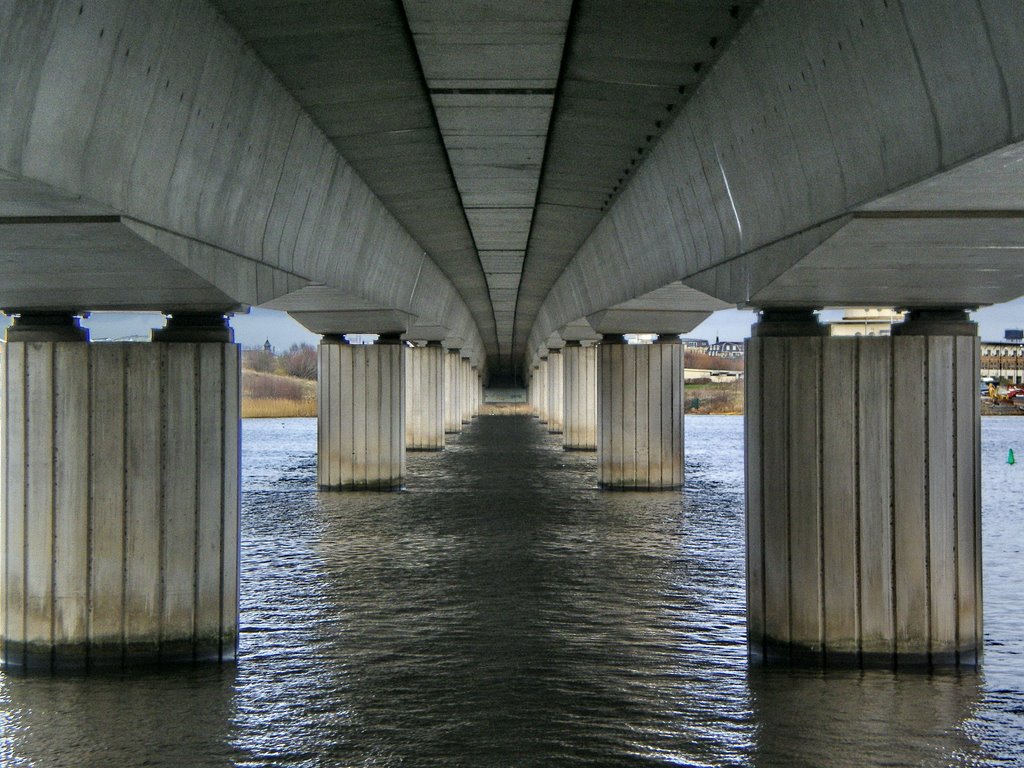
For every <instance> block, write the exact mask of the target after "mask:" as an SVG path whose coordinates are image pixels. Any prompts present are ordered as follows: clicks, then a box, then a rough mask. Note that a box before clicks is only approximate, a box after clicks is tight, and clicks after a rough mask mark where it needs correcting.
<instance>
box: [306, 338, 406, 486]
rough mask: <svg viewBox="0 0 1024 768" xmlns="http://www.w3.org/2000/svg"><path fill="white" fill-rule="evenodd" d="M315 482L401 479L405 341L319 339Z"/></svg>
mask: <svg viewBox="0 0 1024 768" xmlns="http://www.w3.org/2000/svg"><path fill="white" fill-rule="evenodd" d="M317 386H318V392H319V400H318V404H317V411H318V416H319V418H318V421H317V426H318V438H317V440H318V442H317V448H318V450H317V481H318V483H319V484H320V487H321V488H323V489H325V490H374V491H390V490H398V489H400V488H401V487H402V482H403V480H404V478H405V345H403V344H402V343H401V342H400V341H399V340H398V336H397V335H395V336H386V335H382V336H381V337H380V340H379V341H378V342H377V343H375V344H348V343H346V342H345V341H344V339H343V338H342V337H341V336H330V337H324V339H323V341H321V343H320V348H319V355H318V366H317Z"/></svg>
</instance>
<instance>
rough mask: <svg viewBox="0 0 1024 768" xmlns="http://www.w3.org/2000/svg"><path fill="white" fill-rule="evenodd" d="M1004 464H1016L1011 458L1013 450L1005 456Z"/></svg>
mask: <svg viewBox="0 0 1024 768" xmlns="http://www.w3.org/2000/svg"><path fill="white" fill-rule="evenodd" d="M1006 463H1007V464H1016V463H1017V462H1016V461H1015V460H1014V458H1013V448H1011V449H1010V452H1009V453H1008V454H1006Z"/></svg>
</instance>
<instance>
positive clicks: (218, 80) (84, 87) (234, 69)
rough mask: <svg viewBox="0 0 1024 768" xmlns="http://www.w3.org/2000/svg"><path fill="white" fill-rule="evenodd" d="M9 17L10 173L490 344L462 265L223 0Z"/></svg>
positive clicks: (5, 82) (2, 118)
mask: <svg viewBox="0 0 1024 768" xmlns="http://www.w3.org/2000/svg"><path fill="white" fill-rule="evenodd" d="M0 21H2V23H0V51H2V54H0V68H2V70H3V72H4V78H3V79H2V82H0V170H2V171H3V172H4V173H5V174H6V175H7V176H14V177H18V178H22V179H27V180H30V181H33V182H39V183H43V184H47V185H49V186H51V187H53V188H54V189H56V190H58V191H59V192H60V193H62V194H63V195H65V196H67V197H70V198H78V197H83V198H88V199H91V200H94V201H96V202H97V203H98V204H100V205H102V206H105V207H107V208H110V209H112V210H113V211H115V212H116V213H118V214H120V215H122V216H125V217H127V218H131V219H133V220H135V221H137V222H139V223H140V225H141V226H145V227H152V228H154V229H156V230H161V231H163V232H166V233H170V234H172V235H176V236H178V237H181V238H185V239H187V240H188V241H193V242H198V243H202V244H203V245H205V246H210V247H212V248H216V249H219V250H221V251H223V252H225V253H228V254H232V255H235V256H239V257H242V258H245V259H250V260H252V261H254V262H257V263H259V264H264V265H266V266H269V267H272V268H276V269H278V270H281V271H282V272H284V273H287V274H291V275H293V276H295V277H296V278H298V279H301V280H308V281H313V282H323V283H328V284H333V285H345V286H351V287H352V290H353V291H354V292H357V293H359V294H360V295H361V296H365V297H367V298H369V299H371V300H373V301H375V302H377V303H378V304H380V305H382V306H389V307H395V308H397V309H400V310H402V311H406V312H408V313H410V314H413V315H421V314H430V315H433V316H443V317H445V319H446V320H449V321H450V322H451V323H452V326H453V328H455V329H457V330H458V332H459V333H461V334H462V335H463V336H465V337H467V338H470V339H472V340H473V342H474V343H476V344H482V341H481V337H480V333H479V331H478V328H477V324H476V321H475V320H474V317H473V316H472V315H471V314H470V311H469V309H468V308H467V304H466V302H465V301H464V300H463V299H462V298H461V297H460V296H459V294H458V291H457V290H456V289H455V287H454V286H453V284H452V283H451V281H450V280H449V279H448V277H446V276H445V274H444V273H443V272H442V271H441V270H440V269H439V268H438V267H437V265H436V264H435V263H434V262H433V261H431V259H430V258H429V257H428V256H427V255H426V254H425V253H424V252H423V249H422V247H420V245H419V244H418V243H417V242H416V241H415V240H414V239H413V238H412V237H411V236H410V235H409V234H408V232H406V231H405V229H404V228H403V227H402V226H401V225H400V224H399V222H398V221H396V220H395V219H394V218H393V216H392V215H391V214H390V213H388V211H387V210H385V208H384V206H383V205H382V204H381V202H380V200H379V199H378V198H377V197H376V196H375V195H374V194H373V193H372V192H371V191H370V190H369V189H368V188H367V187H366V185H365V184H364V183H363V182H362V180H361V179H360V178H359V177H358V175H357V174H356V173H355V172H354V171H353V169H352V167H351V166H350V165H349V164H348V163H347V162H346V161H345V160H344V159H343V158H342V157H341V156H340V155H339V154H338V152H337V150H336V149H335V148H334V147H333V146H332V145H331V143H330V142H329V140H328V139H327V138H326V137H325V136H324V134H323V133H322V132H321V130H320V129H319V128H317V127H316V126H315V125H314V124H313V122H312V120H311V119H310V118H309V116H308V115H306V114H305V113H304V112H303V111H302V110H301V108H300V107H299V105H298V104H297V103H296V102H295V100H294V99H293V98H292V97H291V96H290V95H289V94H287V93H286V92H285V91H284V89H283V88H282V87H281V85H280V83H279V81H278V80H277V79H276V78H275V77H274V75H273V74H272V73H271V72H269V70H268V69H267V68H266V67H265V66H264V65H263V63H262V62H261V61H260V60H259V59H258V58H257V57H256V56H255V55H254V54H253V53H252V51H251V50H250V49H248V48H247V47H246V46H245V45H244V44H243V42H242V41H241V40H240V39H239V37H238V35H237V34H236V33H235V32H234V31H233V30H232V29H231V28H229V27H228V26H227V25H226V24H225V22H224V21H223V19H222V18H221V17H220V16H219V15H218V13H217V12H216V11H215V10H214V9H213V8H212V7H211V6H210V5H208V4H207V3H205V2H201V1H200V0H186V1H185V2H181V3H173V4H156V3H153V4H145V6H144V7H140V6H138V5H137V4H135V3H131V2H129V1H128V0H114V2H111V3H106V4H102V5H88V6H87V7H86V8H85V11H84V12H83V13H81V14H79V13H78V7H77V6H74V7H72V6H70V5H63V4H58V5H52V4H38V3H32V2H27V0H26V1H24V2H13V3H9V4H7V5H5V6H4V9H3V11H0ZM484 314H486V313H484ZM492 336H493V334H492ZM487 343H488V344H489V345H490V347H492V348H493V347H494V343H495V342H494V340H493V338H491V339H489V341H488V342H487Z"/></svg>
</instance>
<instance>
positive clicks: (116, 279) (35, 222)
mask: <svg viewBox="0 0 1024 768" xmlns="http://www.w3.org/2000/svg"><path fill="white" fill-rule="evenodd" d="M0 275H2V276H3V279H2V280H0V308H3V309H4V310H6V311H12V312H17V311H19V310H34V311H43V310H51V311H60V310H64V311H74V312H87V311H90V310H97V311H102V310H121V311H131V310H160V311H168V312H174V311H179V312H219V313H225V312H231V311H234V310H237V309H240V308H241V305H242V304H243V303H244V302H245V299H247V298H250V297H249V296H244V297H238V296H233V295H229V294H228V293H225V292H224V291H222V290H220V289H219V288H218V287H217V286H215V285H214V284H212V283H211V282H209V281H207V280H205V279H203V278H202V277H200V276H199V275H197V274H195V273H194V272H192V271H191V270H189V269H187V268H185V267H184V266H182V265H181V264H179V263H178V262H177V261H176V260H174V259H172V258H169V257H168V256H167V255H165V254H164V253H163V252H162V251H161V250H160V249H158V248H156V247H154V246H153V245H151V244H150V243H149V242H147V241H146V240H145V239H143V238H141V237H139V236H138V235H137V234H136V233H135V232H134V231H133V229H132V228H131V227H130V226H126V224H125V222H124V221H123V220H122V219H121V218H120V217H118V216H93V217H76V218H63V219H62V220H60V221H53V220H49V219H45V218H38V217H33V218H25V219H22V220H20V222H18V223H15V222H13V221H12V220H10V219H7V220H2V221H0Z"/></svg>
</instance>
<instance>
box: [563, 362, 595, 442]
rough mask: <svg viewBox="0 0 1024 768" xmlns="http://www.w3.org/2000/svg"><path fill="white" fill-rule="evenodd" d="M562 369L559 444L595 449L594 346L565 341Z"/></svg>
mask: <svg viewBox="0 0 1024 768" xmlns="http://www.w3.org/2000/svg"><path fill="white" fill-rule="evenodd" d="M562 364H563V366H564V367H565V411H564V414H565V416H564V418H565V422H564V427H563V430H564V431H563V435H564V436H563V439H562V444H563V447H564V448H565V449H566V450H572V451H596V450H597V347H595V346H588V347H583V346H580V345H579V343H578V342H575V343H574V342H567V343H566V345H565V349H563V350H562Z"/></svg>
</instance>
